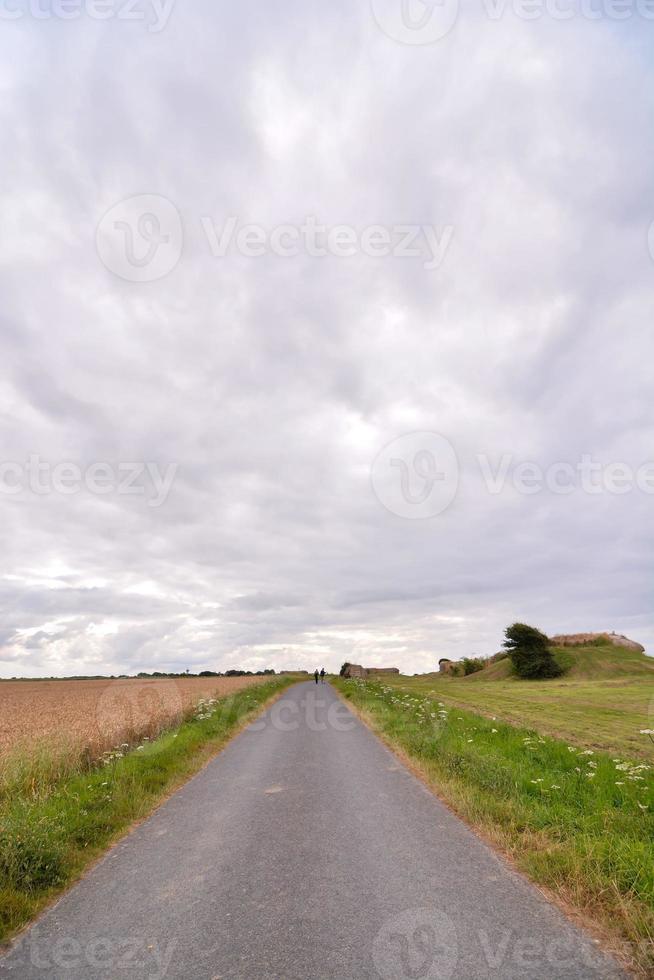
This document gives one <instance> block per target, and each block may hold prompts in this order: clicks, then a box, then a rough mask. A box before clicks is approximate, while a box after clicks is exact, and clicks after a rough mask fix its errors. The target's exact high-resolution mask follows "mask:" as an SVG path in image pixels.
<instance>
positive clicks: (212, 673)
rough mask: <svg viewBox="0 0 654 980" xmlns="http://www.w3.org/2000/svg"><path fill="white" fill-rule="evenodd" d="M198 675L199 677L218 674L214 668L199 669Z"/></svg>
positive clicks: (216, 675)
mask: <svg viewBox="0 0 654 980" xmlns="http://www.w3.org/2000/svg"><path fill="white" fill-rule="evenodd" d="M198 676H199V677H220V674H217V673H216V671H215V670H201V671H200V673H199V675H198Z"/></svg>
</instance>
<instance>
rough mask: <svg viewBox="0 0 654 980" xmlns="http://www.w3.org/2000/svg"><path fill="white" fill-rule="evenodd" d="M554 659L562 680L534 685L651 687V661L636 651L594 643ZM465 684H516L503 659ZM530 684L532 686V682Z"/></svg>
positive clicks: (559, 651) (560, 650)
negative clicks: (626, 682)
mask: <svg viewBox="0 0 654 980" xmlns="http://www.w3.org/2000/svg"><path fill="white" fill-rule="evenodd" d="M553 651H554V656H555V657H556V659H557V661H558V663H559V664H560V665H561V666H562V667H563V668H564V670H565V674H564V675H563V678H556V679H555V680H554V681H538V682H536V683H539V684H552V683H560V682H561V680H562V679H563V680H576V681H595V680H607V681H610V680H621V679H623V678H624V679H628V678H633V677H640V678H641V679H642V680H644V681H646V680H649V681H650V682H652V683H654V658H653V657H648V656H647V655H646V654H644V653H639V652H638V651H637V650H629V649H627V647H618V646H615V645H614V644H613V643H611V642H609V641H608V640H607V641H606V642H599V641H597V642H594V643H588V644H584V645H583V646H576V647H554V648H553ZM463 679H464V680H465V682H466V683H480V682H486V681H511V680H517V678H515V677H514V676H513V671H512V669H511V661H510V660H509V659H508V658H506V659H504V660H498V661H496V662H495V663H492V664H489V666H488V667H486V668H485V669H484V670H480V671H479V672H478V673H476V674H470V675H469V676H468V677H466V678H463ZM532 683H534V682H532Z"/></svg>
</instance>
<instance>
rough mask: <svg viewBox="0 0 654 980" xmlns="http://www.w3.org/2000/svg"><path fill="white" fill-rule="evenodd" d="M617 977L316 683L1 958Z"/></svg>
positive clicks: (69, 964) (242, 978) (256, 970)
mask: <svg viewBox="0 0 654 980" xmlns="http://www.w3.org/2000/svg"><path fill="white" fill-rule="evenodd" d="M623 976H624V974H622V973H621V971H620V970H619V969H618V967H617V966H616V965H615V964H614V963H613V962H612V961H611V960H609V959H607V958H604V957H603V956H602V955H601V954H599V953H598V951H597V947H596V945H595V944H594V942H593V941H592V940H591V939H589V938H588V937H586V936H585V935H582V934H581V933H580V932H578V931H577V930H576V929H575V928H573V927H572V926H571V925H570V924H569V923H568V922H567V920H566V919H565V918H564V917H563V916H562V915H561V914H560V913H559V912H558V911H557V910H556V909H555V908H553V907H552V906H551V905H550V904H548V903H547V902H546V901H545V900H544V899H543V898H542V897H541V895H540V894H539V892H538V891H537V890H536V889H535V888H533V887H532V886H531V885H529V884H528V883H526V882H525V881H524V880H523V879H522V878H521V877H519V876H518V875H517V874H515V873H513V872H512V871H510V870H509V869H508V868H507V867H506V865H505V864H504V863H503V862H501V861H500V860H499V859H498V858H497V857H496V856H495V855H494V854H493V853H492V852H491V850H490V849H489V848H488V847H487V846H486V845H485V844H483V843H482V842H481V841H480V840H479V839H478V838H477V837H475V835H474V834H473V833H472V832H471V831H470V830H468V829H467V827H465V826H464V824H463V823H461V821H459V820H458V819H457V818H456V817H455V816H453V815H452V814H451V813H450V812H449V811H448V810H447V808H446V807H445V806H443V805H442V804H441V803H440V802H439V801H438V800H437V799H436V798H435V797H434V796H433V795H432V794H431V793H430V792H428V790H427V789H425V788H424V787H423V785H422V784H421V783H420V782H419V781H418V780H417V779H416V778H415V777H414V776H413V775H412V774H411V773H409V771H408V770H407V769H406V768H404V767H403V766H402V765H401V764H400V763H399V762H398V761H397V759H396V758H395V757H394V756H393V755H392V754H391V753H390V752H389V751H388V750H387V749H386V748H385V747H384V746H383V745H382V744H381V743H380V742H379V740H378V739H377V738H376V737H375V736H374V735H372V734H371V732H369V731H368V729H367V728H366V727H365V726H363V725H362V724H361V723H360V722H359V721H358V720H357V719H356V718H354V716H353V715H352V714H351V713H350V711H349V709H347V708H346V707H345V706H344V705H343V704H342V702H341V701H340V700H339V699H338V697H337V695H336V694H335V693H334V691H333V690H332V688H331V687H329V685H320V686H319V687H316V686H315V685H314V684H313V683H311V684H306V683H303V684H298V685H296V686H295V687H292V688H290V689H289V690H288V691H286V693H285V694H284V695H283V697H282V698H281V700H280V701H278V702H277V703H276V704H275V705H274V706H273V707H272V709H271V710H270V711H268V712H267V713H266V714H265V715H264V716H263V717H262V719H260V720H259V721H258V722H257V723H255V724H254V725H252V726H251V727H250V728H248V729H246V730H245V731H244V732H243V733H241V734H240V735H239V736H238V737H237V738H236V739H235V740H234V741H232V742H231V743H230V744H229V745H228V746H227V748H226V749H225V750H224V751H223V752H222V753H221V754H220V755H219V756H218V757H217V758H215V759H214V760H213V761H212V762H211V763H210V764H209V765H208V766H207V767H206V768H205V769H204V770H203V771H202V772H201V773H200V774H199V775H198V776H196V777H195V778H194V779H193V780H191V781H190V782H189V783H187V784H186V785H185V786H184V787H183V788H182V789H181V790H180V791H179V792H178V793H177V794H176V795H175V796H173V797H172V798H171V799H170V800H169V801H168V802H167V803H165V804H164V805H163V806H162V807H161V808H160V809H159V810H158V811H157V812H156V813H155V814H154V815H153V816H152V817H151V818H150V819H149V820H147V821H146V822H145V823H143V824H142V825H141V826H139V827H138V828H137V829H136V830H135V831H134V832H133V833H132V834H130V835H129V836H128V837H127V838H125V839H124V840H123V841H122V842H121V843H120V844H119V845H118V846H117V847H115V848H114V849H113V850H112V851H111V852H110V853H109V854H108V855H107V856H106V858H105V859H104V860H103V861H102V862H100V863H99V864H98V865H97V866H96V867H95V868H94V869H93V870H92V871H91V872H90V873H89V874H88V875H87V876H86V877H85V878H84V879H83V881H81V882H80V883H79V884H78V885H77V886H76V887H75V888H74V889H72V891H70V892H69V893H68V894H67V895H66V896H65V897H64V898H63V899H61V900H60V901H59V902H58V904H57V905H56V906H54V907H53V908H52V909H51V910H50V911H48V912H47V913H46V914H45V915H44V916H43V917H42V918H41V919H40V921H39V922H38V923H37V924H36V925H35V926H34V927H33V928H32V929H31V930H29V931H28V932H27V933H25V934H24V935H23V936H22V938H21V940H20V941H19V942H18V943H17V945H16V946H15V947H14V949H13V950H12V951H11V952H10V953H9V954H8V955H7V956H5V957H4V958H3V959H0V977H2V978H16V980H32V978H37V977H38V978H48V980H96V978H98V980H99V978H102V980H117V978H121V980H123V978H125V980H131V978H139V980H141V978H151V980H164V978H165V980H218V978H220V980H273V978H274V980H314V978H315V980H332V978H333V980H368V978H370V980H372V978H375V980H380V978H381V980H433V978H438V980H453V978H459V980H476V978H495V980H512V978H515V980H525V978H528V980H541V978H542V980H563V978H566V980H570V978H584V980H586V978H587V980H591V978H592V980H599V978H602V980H607V978H609V977H610V978H618V977H623Z"/></svg>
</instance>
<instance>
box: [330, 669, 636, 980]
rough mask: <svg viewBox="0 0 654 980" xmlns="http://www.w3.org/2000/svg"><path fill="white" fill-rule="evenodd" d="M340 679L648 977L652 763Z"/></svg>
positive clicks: (397, 741)
mask: <svg viewBox="0 0 654 980" xmlns="http://www.w3.org/2000/svg"><path fill="white" fill-rule="evenodd" d="M334 685H335V686H336V688H337V689H338V690H339V691H340V692H341V693H342V694H343V695H344V696H345V697H346V698H347V699H348V700H349V701H350V702H351V703H352V705H353V706H354V707H355V708H357V709H358V710H359V711H360V712H361V713H362V714H363V716H364V717H365V718H366V719H367V720H368V721H369V722H370V724H371V726H372V727H373V728H374V729H375V730H376V731H377V732H378V733H379V734H380V735H382V736H383V737H384V738H385V740H386V741H387V742H388V743H389V744H390V745H391V746H393V747H395V748H397V749H399V750H401V751H402V752H403V753H404V754H405V755H406V756H407V757H408V759H409V760H410V761H411V762H412V763H413V764H414V765H415V766H416V768H417V769H418V770H419V771H420V772H421V773H422V774H423V775H424V776H425V778H426V779H427V781H428V782H429V783H430V784H431V785H432V786H433V787H434V788H435V789H436V791H437V792H438V794H439V795H440V796H441V798H443V799H444V800H445V801H446V802H447V803H449V804H450V805H451V806H452V807H453V809H454V810H456V812H457V813H459V814H460V816H462V817H463V818H464V819H465V820H466V821H467V822H468V823H469V824H470V825H471V826H473V827H476V828H478V829H479V830H480V831H481V832H482V833H483V834H484V835H485V836H486V837H487V838H488V839H489V840H491V841H492V842H493V843H494V844H495V845H496V846H498V847H499V848H500V849H501V850H503V851H504V852H505V853H506V854H508V855H509V856H510V857H511V859H512V860H513V861H514V862H515V864H516V866H517V867H518V868H520V869H521V870H522V871H524V872H525V873H526V874H527V875H529V877H530V878H531V879H532V880H533V881H535V882H536V883H537V884H539V885H541V886H543V887H545V888H547V889H548V890H550V891H551V892H553V893H555V894H556V895H557V896H558V898H559V899H560V900H561V901H562V902H563V903H564V904H566V905H567V906H568V907H569V908H571V909H574V910H576V911H578V912H580V913H582V914H583V915H584V916H586V917H587V918H590V919H592V920H594V921H595V922H596V923H597V924H598V926H599V927H600V928H601V930H602V932H603V934H604V935H605V936H607V937H609V938H612V939H613V940H614V941H615V942H616V945H620V947H621V948H622V950H623V951H626V953H627V954H628V955H629V957H630V959H631V961H632V962H633V963H634V964H635V965H636V966H637V968H638V970H639V971H640V972H641V973H642V975H643V976H652V975H653V974H654V773H653V771H652V769H650V768H649V766H648V764H647V763H644V762H639V763H632V762H630V761H629V760H624V759H622V760H618V758H617V756H614V757H612V756H610V755H607V754H603V753H600V752H594V751H593V750H583V749H580V748H577V747H576V746H568V745H567V744H566V742H563V741H560V740H558V739H555V738H548V737H543V736H542V735H540V734H538V733H537V732H535V731H533V730H529V729H525V728H523V729H521V728H517V727H513V726H512V725H508V724H505V723H502V722H499V721H495V720H492V719H488V718H485V717H482V716H480V715H477V714H473V713H471V712H469V711H466V710H462V709H460V708H451V709H448V708H446V707H445V705H444V704H442V703H439V702H438V700H434V698H433V697H427V696H423V695H420V694H418V693H414V692H401V691H399V690H396V689H394V688H393V687H390V686H388V685H386V684H380V683H375V682H363V681H358V680H343V679H340V678H339V679H336V680H335V681H334ZM535 717H536V718H537V717H538V715H537V714H536V715H535ZM650 744H651V743H650ZM651 749H652V759H654V745H652V746H651Z"/></svg>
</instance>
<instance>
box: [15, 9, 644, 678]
mask: <svg viewBox="0 0 654 980" xmlns="http://www.w3.org/2000/svg"><path fill="white" fill-rule="evenodd" d="M139 2H140V6H139V5H136V6H134V5H132V4H131V3H130V5H129V6H128V5H127V4H126V0H107V2H105V3H103V4H100V3H97V4H96V3H94V2H92V0H78V2H77V4H76V0H68V6H66V2H64V3H61V2H60V3H59V4H56V3H54V4H53V3H50V2H49V0H40V5H39V4H37V3H36V0H6V2H3V3H2V5H1V6H2V10H1V11H0V53H1V57H0V86H1V88H2V99H1V101H0V113H1V115H2V134H3V148H2V154H1V156H0V173H1V176H2V181H1V183H0V208H1V211H2V214H1V220H0V252H1V257H2V271H1V272H0V276H1V280H0V286H1V289H2V298H3V302H2V321H1V324H2V326H1V334H0V343H1V356H2V384H1V387H0V398H1V416H0V418H1V423H0V424H1V435H2V451H1V453H0V457H1V462H2V470H1V476H2V479H1V491H0V513H1V515H2V532H3V533H2V565H1V570H2V579H1V595H0V676H5V677H10V676H14V675H29V676H39V675H40V676H44V675H58V674H64V675H65V674H71V673H111V672H121V671H136V670H144V669H145V670H154V669H160V670H168V669H186V668H188V669H190V670H192V671H195V670H198V669H203V668H207V667H212V668H214V669H226V668H229V667H233V666H242V667H245V668H249V669H259V668H263V667H268V666H273V667H276V668H280V667H285V666H286V667H302V668H311V669H313V667H314V666H315V665H322V664H323V663H324V664H325V665H326V666H327V667H329V668H332V669H333V668H338V667H339V666H340V664H341V662H342V661H343V660H345V659H349V660H354V661H357V662H364V663H367V664H369V665H373V664H389V663H390V664H393V665H396V666H398V667H401V668H403V669H404V670H406V671H409V672H414V671H416V672H419V671H425V670H430V669H433V668H434V665H435V664H436V663H437V661H438V659H439V657H441V656H450V657H453V658H457V657H460V656H463V655H466V654H470V653H477V654H491V653H493V652H495V651H496V650H497V649H499V647H500V644H501V641H502V631H503V629H504V627H505V626H506V625H507V624H508V623H510V622H512V621H514V620H516V619H520V620H525V621H527V622H530V623H534V624H535V625H538V626H539V627H540V628H541V629H543V630H545V631H546V632H548V633H554V632H563V631H566V632H570V631H582V630H584V631H585V630H603V629H615V630H617V631H619V632H624V633H627V634H628V635H630V636H633V637H634V638H636V639H639V640H640V641H641V642H643V643H645V644H646V645H647V646H648V649H650V650H651V649H654V615H653V614H652V601H651V599H652V565H653V560H652V552H653V549H652V545H653V542H652V519H651V518H652V508H653V506H654V496H653V493H652V492H653V491H654V467H652V466H651V465H649V466H648V464H650V461H652V460H654V440H653V439H652V434H653V422H652V400H653V399H652V363H653V356H654V349H653V348H654V331H653V316H652V314H653V312H654V292H653V287H654V262H653V260H652V257H651V254H650V248H649V242H648V234H649V229H650V224H651V222H652V220H653V219H654V170H653V168H652V159H653V156H654V132H653V130H652V108H653V106H652V103H653V102H654V85H653V84H652V82H653V77H652V76H653V75H654V60H653V59H652V51H653V40H654V21H651V20H647V19H646V18H645V16H644V13H643V11H645V12H646V8H645V7H644V4H643V5H641V6H642V9H641V8H638V9H636V7H635V6H634V7H633V9H632V8H631V7H629V4H627V6H628V7H629V11H630V16H629V17H628V18H626V19H624V20H616V19H615V17H614V15H613V13H612V9H613V8H612V7H611V5H610V3H609V0H606V3H605V4H604V9H605V14H604V15H600V16H599V19H596V18H595V15H594V14H593V15H592V16H591V13H589V7H590V4H589V3H586V6H585V7H584V8H583V9H582V8H581V7H572V6H571V5H568V3H567V0H560V3H559V6H558V7H554V5H553V3H552V2H550V3H549V6H548V7H547V8H546V7H545V6H543V7H542V8H541V9H540V15H539V16H537V17H536V18H534V19H526V18H525V16H524V11H522V10H521V8H520V7H519V6H518V5H517V0H516V3H515V4H514V5H513V6H512V5H511V4H510V3H506V5H505V9H504V7H503V4H502V3H499V0H498V2H495V3H491V2H490V0H486V2H485V3H484V0H477V2H472V0H463V3H462V6H461V7H460V9H458V10H457V8H456V6H453V4H454V2H455V0H446V3H445V4H444V5H440V6H437V7H435V8H433V9H432V8H430V7H427V6H425V5H424V4H423V3H422V0H410V2H409V0H406V2H405V6H404V8H403V6H402V0H372V2H371V0H355V2H353V0H332V2H330V3H325V2H316V0H301V2H300V0H285V2H284V3H282V4H272V3H270V2H269V0H243V2H241V3H238V4H234V3H227V2H223V0H193V3H183V2H182V0H178V2H177V3H176V4H174V5H171V3H170V2H168V3H163V4H161V3H154V2H153V0H139ZM601 7H602V4H601V3H600V0H596V3H595V8H599V9H601ZM529 9H530V10H532V6H530V7H529ZM559 9H564V10H568V12H569V14H570V16H566V17H565V19H563V18H562V17H559V16H555V14H556V11H557V10H559ZM620 9H623V8H622V7H621V8H620ZM553 11H554V13H553ZM64 15H65V16H64ZM248 226H250V227H248ZM650 238H651V242H652V250H654V232H653V233H652V235H651V236H650Z"/></svg>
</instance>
